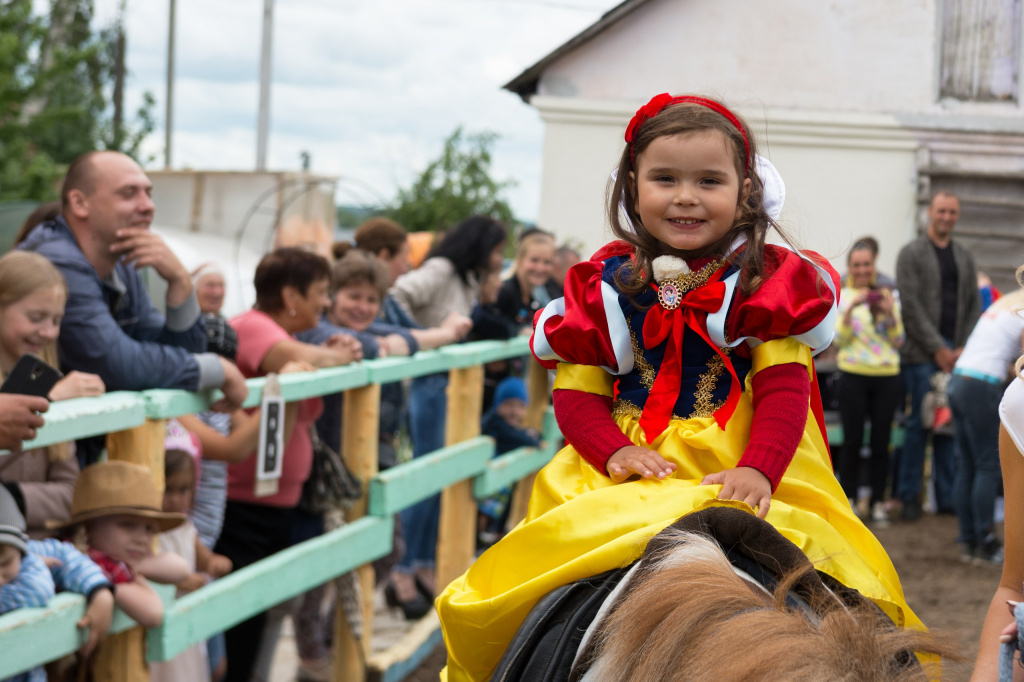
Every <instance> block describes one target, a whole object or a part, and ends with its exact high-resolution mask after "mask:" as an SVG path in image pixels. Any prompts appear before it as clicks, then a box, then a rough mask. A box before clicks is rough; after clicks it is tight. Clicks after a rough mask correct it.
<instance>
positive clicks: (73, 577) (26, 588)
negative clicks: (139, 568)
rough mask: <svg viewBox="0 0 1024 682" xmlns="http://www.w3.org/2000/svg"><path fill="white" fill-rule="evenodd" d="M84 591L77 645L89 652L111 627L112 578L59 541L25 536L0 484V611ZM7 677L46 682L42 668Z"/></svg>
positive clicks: (21, 681)
mask: <svg viewBox="0 0 1024 682" xmlns="http://www.w3.org/2000/svg"><path fill="white" fill-rule="evenodd" d="M58 590H67V591H70V592H77V593H79V594H81V595H84V596H85V598H86V600H87V603H88V606H87V607H86V610H85V615H84V616H83V617H82V619H81V620H79V621H78V627H80V628H85V629H87V631H88V635H87V637H86V640H85V643H84V644H83V645H82V648H81V649H80V651H81V653H82V655H84V656H88V655H89V654H90V653H92V650H93V649H94V648H95V647H96V644H97V643H98V642H99V640H101V639H102V638H103V637H106V635H107V630H108V629H109V628H110V621H111V619H112V618H113V615H114V596H113V589H112V585H111V584H110V581H109V580H107V578H106V577H105V576H104V575H103V572H102V571H101V570H100V568H99V566H97V565H96V564H95V563H93V562H92V561H90V560H89V558H88V557H87V556H85V555H84V554H82V553H81V552H79V551H78V550H77V549H75V548H74V547H73V546H72V545H71V544H70V543H67V542H60V541H59V540H53V539H47V540H29V539H28V536H27V535H26V534H25V517H24V516H23V515H22V513H21V511H20V510H19V509H18V504H17V502H16V501H15V499H14V496H12V495H11V493H10V492H8V490H7V489H6V488H4V487H3V486H0V613H6V612H7V611H12V610H14V609H18V608H31V607H42V606H46V605H47V604H48V603H49V601H50V598H51V597H53V595H54V594H55V592H56V591H58ZM10 680H14V681H16V682H44V681H45V680H46V672H45V671H44V670H43V668H42V667H39V668H34V669H32V670H29V671H26V672H24V673H21V674H19V675H16V676H15V677H13V678H10Z"/></svg>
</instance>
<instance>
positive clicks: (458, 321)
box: [409, 312, 473, 350]
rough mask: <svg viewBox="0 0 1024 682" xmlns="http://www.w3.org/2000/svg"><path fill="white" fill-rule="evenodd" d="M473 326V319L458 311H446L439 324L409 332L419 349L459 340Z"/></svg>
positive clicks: (437, 346)
mask: <svg viewBox="0 0 1024 682" xmlns="http://www.w3.org/2000/svg"><path fill="white" fill-rule="evenodd" d="M472 328H473V320H471V319H470V318H468V317H466V316H465V315H462V314H460V313H456V312H451V313H448V317H446V318H444V321H442V322H441V324H440V326H437V327H431V328H430V329H410V330H409V333H410V334H412V336H413V338H414V339H416V342H417V343H419V345H420V350H429V349H431V348H440V347H441V346H447V345H448V344H451V343H457V342H458V341H461V340H462V339H463V338H464V337H465V336H466V334H468V333H469V331H470V329H472Z"/></svg>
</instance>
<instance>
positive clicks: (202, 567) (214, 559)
mask: <svg viewBox="0 0 1024 682" xmlns="http://www.w3.org/2000/svg"><path fill="white" fill-rule="evenodd" d="M232 568H233V565H232V563H231V559H229V558H227V557H226V556H224V555H223V554H216V553H214V552H213V551H211V550H210V549H209V548H208V547H207V546H206V545H204V544H203V543H202V542H200V541H199V538H198V537H197V538H196V570H197V571H202V572H203V573H205V574H207V575H208V576H210V577H212V578H221V577H223V576H225V575H227V574H228V573H230V572H231V569H232Z"/></svg>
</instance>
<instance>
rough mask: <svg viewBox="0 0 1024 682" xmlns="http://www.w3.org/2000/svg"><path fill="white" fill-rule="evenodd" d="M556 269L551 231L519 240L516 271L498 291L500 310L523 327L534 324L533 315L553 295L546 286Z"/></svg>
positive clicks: (528, 235)
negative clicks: (548, 293)
mask: <svg viewBox="0 0 1024 682" xmlns="http://www.w3.org/2000/svg"><path fill="white" fill-rule="evenodd" d="M554 269H555V239H554V237H552V236H551V235H550V234H548V233H547V232H542V231H540V230H535V231H533V232H528V233H527V234H526V235H524V236H523V238H522V239H520V240H519V246H517V247H516V257H515V262H514V264H513V268H512V274H511V276H509V277H508V278H507V279H506V280H505V281H504V283H503V284H502V285H501V289H500V290H499V291H498V303H497V305H498V310H500V311H501V314H502V315H504V316H505V317H506V318H507V319H508V320H510V321H512V322H514V323H515V324H516V325H517V326H519V327H529V326H530V325H532V324H533V315H534V313H536V312H537V311H538V310H540V309H541V308H543V307H544V305H546V304H547V303H548V301H549V300H550V299H551V296H549V295H547V294H546V293H543V294H542V295H541V296H540V297H538V295H537V294H538V293H539V292H546V290H545V289H544V287H545V285H547V284H548V282H549V281H550V280H551V274H552V273H553V272H554Z"/></svg>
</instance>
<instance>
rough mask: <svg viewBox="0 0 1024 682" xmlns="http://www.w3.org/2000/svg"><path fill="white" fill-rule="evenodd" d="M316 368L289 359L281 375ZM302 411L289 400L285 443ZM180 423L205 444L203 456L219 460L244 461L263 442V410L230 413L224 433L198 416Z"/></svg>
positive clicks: (285, 411)
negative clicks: (226, 431)
mask: <svg viewBox="0 0 1024 682" xmlns="http://www.w3.org/2000/svg"><path fill="white" fill-rule="evenodd" d="M315 369H316V368H315V367H313V366H312V365H309V364H307V363H304V362H289V363H287V364H285V366H284V367H282V368H281V371H280V372H279V374H293V373H295V372H310V371H314V370H315ZM298 411H299V404H298V403H288V404H287V405H286V406H285V410H284V439H285V441H284V442H286V443H287V442H288V439H289V438H291V436H292V430H293V429H294V428H295V417H296V415H297V414H298ZM178 421H180V422H181V425H182V426H184V427H185V428H186V429H188V430H189V431H191V432H192V433H194V434H195V435H196V438H198V439H199V443H200V445H202V446H203V459H212V460H216V461H218V462H241V461H242V460H243V459H245V458H246V457H248V456H249V455H251V454H252V453H253V452H254V451H255V450H256V448H257V447H259V442H260V411H259V410H254V411H253V412H244V411H242V410H236V411H235V412H234V414H232V415H231V431H230V432H229V433H228V435H226V436H224V435H222V434H221V433H220V432H219V431H217V430H216V429H214V428H213V427H211V426H209V425H207V424H205V423H203V421H202V420H200V419H199V418H198V417H196V416H195V415H191V414H190V415H184V416H181V417H179V418H178Z"/></svg>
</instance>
